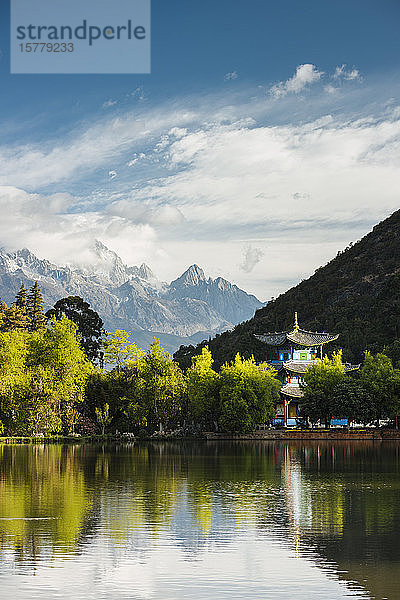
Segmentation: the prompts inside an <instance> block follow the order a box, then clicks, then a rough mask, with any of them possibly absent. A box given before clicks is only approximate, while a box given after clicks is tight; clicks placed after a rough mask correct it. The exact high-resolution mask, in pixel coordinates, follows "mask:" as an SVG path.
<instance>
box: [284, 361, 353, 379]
mask: <svg viewBox="0 0 400 600" xmlns="http://www.w3.org/2000/svg"><path fill="white" fill-rule="evenodd" d="M317 360H318V359H317ZM313 364H315V362H314V361H313V362H305V361H295V360H286V361H285V362H284V363H282V367H281V368H283V369H286V371H289V372H290V373H299V374H300V375H304V373H305V372H306V371H307V369H309V368H310V367H312V366H313ZM343 366H344V371H345V373H347V372H348V371H357V369H359V368H360V366H361V365H351V364H350V363H344V365H343Z"/></svg>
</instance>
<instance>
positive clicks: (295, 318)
mask: <svg viewBox="0 0 400 600" xmlns="http://www.w3.org/2000/svg"><path fill="white" fill-rule="evenodd" d="M294 329H295V331H298V330H299V324H298V322H297V311H296V312H295V313H294Z"/></svg>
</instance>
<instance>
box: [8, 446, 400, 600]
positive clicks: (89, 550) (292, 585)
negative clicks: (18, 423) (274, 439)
mask: <svg viewBox="0 0 400 600" xmlns="http://www.w3.org/2000/svg"><path fill="white" fill-rule="evenodd" d="M399 502H400V496H399V449H398V446H397V445H393V446H391V445H390V444H385V445H382V444H381V445H374V444H373V443H372V442H371V443H369V442H359V443H352V444H350V443H343V444H340V443H335V444H334V445H332V444H328V443H325V444H318V443H315V442H310V443H305V444H304V443H287V444H275V443H264V444H263V443H240V442H238V443H235V444H229V443H219V444H218V443H212V442H208V443H154V444H151V443H149V444H141V445H110V446H98V447H96V446H86V445H84V446H81V445H76V446H61V445H35V446H9V445H0V559H1V566H0V591H1V592H2V595H3V596H5V595H6V593H10V594H12V596H13V597H14V598H34V597H39V596H40V597H41V598H42V599H43V598H55V597H60V595H61V596H62V597H68V598H80V597H82V595H83V590H85V591H84V595H85V597H87V598H126V597H129V598H213V599H216V598H217V599H218V598H224V597H225V596H227V597H228V596H229V597H230V598H239V597H240V598H243V597H245V598H252V599H253V598H266V597H271V598H272V597H273V598H298V599H303V598H320V597H321V596H323V597H325V598H328V599H329V598H332V599H336V598H344V597H347V596H353V597H356V598H361V597H364V598H365V597H366V598H393V599H396V598H398V597H399V592H397V587H398V573H399V567H400V535H399V533H400V528H399V525H400V523H399V519H400V517H399ZM33 577H34V578H35V579H33Z"/></svg>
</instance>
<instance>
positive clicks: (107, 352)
mask: <svg viewBox="0 0 400 600" xmlns="http://www.w3.org/2000/svg"><path fill="white" fill-rule="evenodd" d="M105 333H106V337H105V339H104V340H103V348H104V362H105V364H106V365H115V367H116V369H117V371H118V372H119V371H120V369H121V367H122V365H123V364H124V363H125V362H126V361H128V360H129V359H130V358H131V351H132V348H131V344H130V343H129V335H130V331H124V330H123V329H116V330H115V331H113V332H109V331H106V332H105Z"/></svg>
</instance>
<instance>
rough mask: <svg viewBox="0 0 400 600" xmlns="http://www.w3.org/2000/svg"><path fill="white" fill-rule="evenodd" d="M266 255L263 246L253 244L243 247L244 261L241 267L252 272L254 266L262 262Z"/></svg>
mask: <svg viewBox="0 0 400 600" xmlns="http://www.w3.org/2000/svg"><path fill="white" fill-rule="evenodd" d="M263 256H264V251H263V250H261V248H253V246H252V245H251V244H249V245H248V246H245V247H244V248H243V254H242V259H243V260H242V263H241V264H240V266H239V268H240V269H241V270H242V271H244V272H245V273H251V271H252V270H253V269H254V267H255V266H256V265H257V264H258V263H259V262H260V260H261V259H262V257H263Z"/></svg>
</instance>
